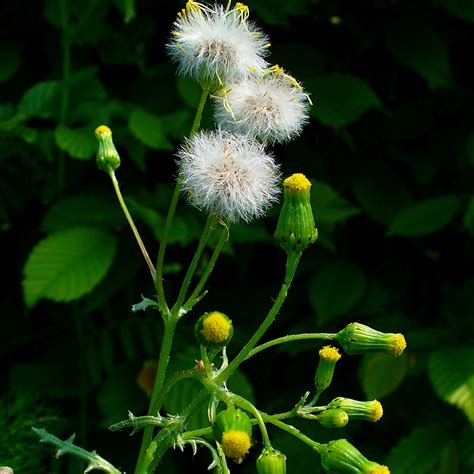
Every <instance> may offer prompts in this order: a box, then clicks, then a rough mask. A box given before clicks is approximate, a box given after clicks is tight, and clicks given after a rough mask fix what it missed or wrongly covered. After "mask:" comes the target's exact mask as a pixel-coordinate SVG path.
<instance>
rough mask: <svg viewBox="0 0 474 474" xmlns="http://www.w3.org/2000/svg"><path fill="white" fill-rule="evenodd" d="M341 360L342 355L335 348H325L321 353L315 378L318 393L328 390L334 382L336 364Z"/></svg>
mask: <svg viewBox="0 0 474 474" xmlns="http://www.w3.org/2000/svg"><path fill="white" fill-rule="evenodd" d="M340 358H341V354H339V351H338V350H337V349H336V348H335V347H331V346H324V347H323V348H322V349H320V351H319V364H318V368H317V369H316V374H315V376H314V385H315V387H316V392H317V393H321V392H323V391H324V390H326V389H327V388H328V387H329V385H331V382H332V376H333V375H334V368H335V367H336V362H337V361H338V360H339V359H340Z"/></svg>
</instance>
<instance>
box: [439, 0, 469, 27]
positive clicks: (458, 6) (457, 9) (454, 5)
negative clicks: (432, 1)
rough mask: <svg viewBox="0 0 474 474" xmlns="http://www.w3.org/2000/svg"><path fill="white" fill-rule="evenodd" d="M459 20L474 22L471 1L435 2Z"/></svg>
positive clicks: (443, 0) (448, 0) (451, 0)
mask: <svg viewBox="0 0 474 474" xmlns="http://www.w3.org/2000/svg"><path fill="white" fill-rule="evenodd" d="M437 3H438V4H440V5H443V6H444V7H445V8H447V9H448V10H449V11H450V12H451V13H452V14H453V15H456V16H457V17H458V18H460V19H461V20H465V21H473V22H474V2H472V1H471V0H437Z"/></svg>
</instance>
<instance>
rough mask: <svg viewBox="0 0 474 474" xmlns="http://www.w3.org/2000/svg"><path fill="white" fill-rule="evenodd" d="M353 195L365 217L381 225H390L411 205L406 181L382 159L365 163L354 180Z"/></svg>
mask: <svg viewBox="0 0 474 474" xmlns="http://www.w3.org/2000/svg"><path fill="white" fill-rule="evenodd" d="M353 191H354V194H355V197H356V198H357V200H358V201H359V203H360V204H361V206H362V207H363V209H364V210H365V211H366V213H367V214H368V215H369V217H371V218H372V219H374V220H375V221H376V222H378V223H380V224H383V225H388V224H390V222H392V220H393V218H394V217H395V216H396V215H397V214H398V213H399V212H400V211H401V210H402V209H405V208H406V207H408V206H409V205H410V204H411V203H412V201H413V198H412V195H411V193H410V190H409V189H408V186H407V184H406V180H405V179H404V178H403V177H402V176H401V174H400V173H399V172H398V171H397V169H396V168H395V166H393V165H392V164H391V163H390V162H388V161H387V160H384V159H383V158H382V157H380V160H370V161H369V160H367V161H366V162H365V165H364V170H363V172H362V173H361V174H360V175H359V176H357V177H356V178H355V179H354V184H353Z"/></svg>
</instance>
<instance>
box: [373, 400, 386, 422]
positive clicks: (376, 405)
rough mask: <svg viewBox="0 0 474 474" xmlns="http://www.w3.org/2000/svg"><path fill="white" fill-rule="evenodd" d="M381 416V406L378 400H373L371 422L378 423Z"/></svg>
mask: <svg viewBox="0 0 474 474" xmlns="http://www.w3.org/2000/svg"><path fill="white" fill-rule="evenodd" d="M382 415H383V408H382V404H381V403H380V402H379V401H378V400H374V412H373V416H372V420H373V421H379V420H380V418H382Z"/></svg>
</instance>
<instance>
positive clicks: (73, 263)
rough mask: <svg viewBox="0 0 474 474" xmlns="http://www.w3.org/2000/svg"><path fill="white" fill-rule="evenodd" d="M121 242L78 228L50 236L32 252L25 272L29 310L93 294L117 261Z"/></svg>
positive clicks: (111, 237) (99, 232) (24, 290)
mask: <svg viewBox="0 0 474 474" xmlns="http://www.w3.org/2000/svg"><path fill="white" fill-rule="evenodd" d="M116 247H117V240H116V238H115V237H114V236H112V235H111V234H108V233H106V232H103V231H100V230H97V229H91V228H80V227H78V228H75V229H69V230H65V231H63V232H59V233H57V234H53V235H50V236H48V237H46V238H45V239H43V240H41V241H40V242H39V243H38V244H37V245H36V246H35V247H34V249H33V250H32V252H31V254H30V256H29V257H28V260H27V262H26V265H25V268H24V270H23V273H24V280H23V293H24V297H25V303H26V305H27V306H28V307H32V306H34V305H35V304H36V303H37V302H38V300H40V299H42V298H47V299H50V300H53V301H57V302H60V301H61V302H67V301H72V300H75V299H78V298H81V297H82V296H84V295H85V294H87V293H89V292H90V291H91V290H92V289H93V288H94V287H95V286H96V285H97V284H98V283H99V282H100V281H101V280H102V278H103V277H104V276H105V274H106V273H107V271H108V269H109V267H110V265H111V264H112V262H113V259H114V256H115V252H116Z"/></svg>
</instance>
